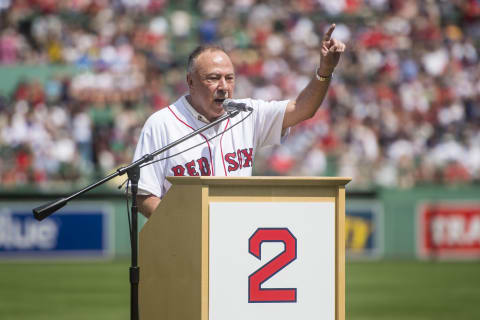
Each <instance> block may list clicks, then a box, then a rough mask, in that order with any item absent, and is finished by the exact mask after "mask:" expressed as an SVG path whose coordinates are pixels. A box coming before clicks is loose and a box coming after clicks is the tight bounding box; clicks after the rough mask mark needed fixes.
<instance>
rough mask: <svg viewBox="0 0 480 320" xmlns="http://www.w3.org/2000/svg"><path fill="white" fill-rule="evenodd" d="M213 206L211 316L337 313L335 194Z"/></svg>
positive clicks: (212, 319)
mask: <svg viewBox="0 0 480 320" xmlns="http://www.w3.org/2000/svg"><path fill="white" fill-rule="evenodd" d="M209 211H210V212H209V216H210V218H209V219H210V221H209V251H210V252H209V312H208V313H209V320H223V319H229V320H245V319H248V320H257V319H258V320H264V319H276V320H287V319H288V320H291V319H335V204H334V203H333V202H297V203H291V202H288V203H279V202H212V203H210V207H209ZM282 252H284V253H283V254H282ZM292 254H293V255H292ZM255 255H257V257H256V256H255ZM272 260H273V262H272V263H270V261H272ZM252 275H253V276H252ZM265 289H267V290H265Z"/></svg>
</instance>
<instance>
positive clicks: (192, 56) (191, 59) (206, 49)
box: [187, 45, 227, 73]
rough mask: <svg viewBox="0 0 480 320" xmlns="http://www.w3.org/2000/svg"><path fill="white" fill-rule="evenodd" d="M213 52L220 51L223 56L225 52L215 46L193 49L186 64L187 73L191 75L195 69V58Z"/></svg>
mask: <svg viewBox="0 0 480 320" xmlns="http://www.w3.org/2000/svg"><path fill="white" fill-rule="evenodd" d="M213 51H220V52H223V53H225V54H227V53H226V52H225V50H223V48H222V47H220V46H217V45H204V46H198V47H197V48H195V50H193V51H192V53H191V54H190V56H189V57H188V62H187V73H192V72H193V71H194V69H195V67H196V61H197V58H198V57H199V56H200V55H201V54H202V53H204V52H213Z"/></svg>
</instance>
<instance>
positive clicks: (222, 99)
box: [214, 98, 225, 104]
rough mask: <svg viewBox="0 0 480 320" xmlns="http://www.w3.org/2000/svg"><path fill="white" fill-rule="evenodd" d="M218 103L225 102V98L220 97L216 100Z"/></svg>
mask: <svg viewBox="0 0 480 320" xmlns="http://www.w3.org/2000/svg"><path fill="white" fill-rule="evenodd" d="M214 101H215V102H216V103H218V104H223V101H225V98H219V99H215V100H214Z"/></svg>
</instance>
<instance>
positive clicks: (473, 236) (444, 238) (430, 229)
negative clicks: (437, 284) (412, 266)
mask: <svg viewBox="0 0 480 320" xmlns="http://www.w3.org/2000/svg"><path fill="white" fill-rule="evenodd" d="M417 243H418V252H419V255H420V256H421V257H425V258H428V257H448V258H450V257H459V258H461V257H477V258H478V257H480V203H478V204H470V205H465V204H451V203H449V204H429V205H426V206H423V207H422V209H421V210H420V212H419V219H418V238H417Z"/></svg>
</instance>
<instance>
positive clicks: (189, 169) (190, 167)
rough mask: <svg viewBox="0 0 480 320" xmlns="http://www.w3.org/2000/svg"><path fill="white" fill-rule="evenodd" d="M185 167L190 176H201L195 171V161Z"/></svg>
mask: <svg viewBox="0 0 480 320" xmlns="http://www.w3.org/2000/svg"><path fill="white" fill-rule="evenodd" d="M185 167H186V168H187V173H188V175H189V176H199V174H198V172H197V170H196V169H195V161H193V160H192V161H190V162H188V163H186V164H185Z"/></svg>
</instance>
